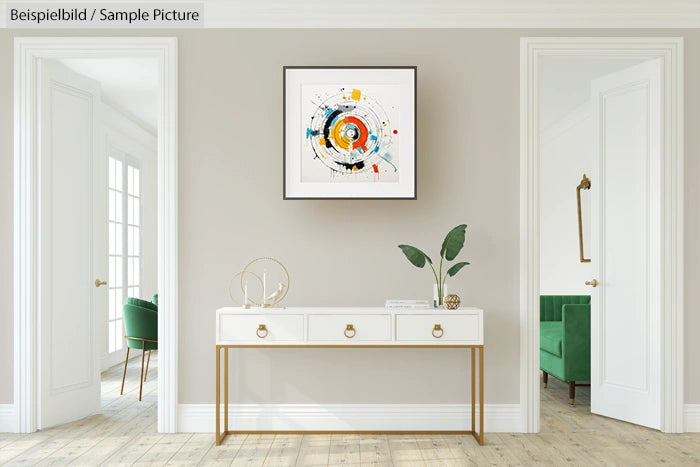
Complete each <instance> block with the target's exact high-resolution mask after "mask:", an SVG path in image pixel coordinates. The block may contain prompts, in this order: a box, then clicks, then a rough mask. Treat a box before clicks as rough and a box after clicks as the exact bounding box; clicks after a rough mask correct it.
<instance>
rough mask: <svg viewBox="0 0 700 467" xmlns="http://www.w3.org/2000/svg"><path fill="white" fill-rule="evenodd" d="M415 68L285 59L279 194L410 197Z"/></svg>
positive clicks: (292, 196)
mask: <svg viewBox="0 0 700 467" xmlns="http://www.w3.org/2000/svg"><path fill="white" fill-rule="evenodd" d="M416 71H417V70H416V67H415V66H396V67H303V66H299V67H295V66H286V67H284V69H283V73H284V110H283V115H284V199H334V198H335V199H338V198H340V199H416Z"/></svg>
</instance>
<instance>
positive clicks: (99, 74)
mask: <svg viewBox="0 0 700 467" xmlns="http://www.w3.org/2000/svg"><path fill="white" fill-rule="evenodd" d="M60 62H61V63H63V64H64V65H66V66H67V67H68V68H70V69H72V70H73V71H75V72H76V73H79V74H81V75H84V76H87V77H88V78H92V79H94V80H95V81H99V83H100V85H101V88H102V100H103V101H104V102H105V103H107V104H109V105H111V106H112V107H115V108H116V109H118V110H120V111H122V112H123V113H126V114H129V116H130V117H132V119H134V120H137V121H138V122H139V123H141V124H142V125H144V126H146V127H147V129H149V130H150V131H151V133H155V132H156V129H157V127H158V121H157V109H158V68H157V63H156V61H155V60H154V59H151V58H87V59H82V58H75V59H63V60H60Z"/></svg>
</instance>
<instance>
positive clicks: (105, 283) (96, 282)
mask: <svg viewBox="0 0 700 467" xmlns="http://www.w3.org/2000/svg"><path fill="white" fill-rule="evenodd" d="M101 285H107V281H101V280H99V279H95V287H99V286H101Z"/></svg>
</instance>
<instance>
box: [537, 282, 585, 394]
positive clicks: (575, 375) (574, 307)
mask: <svg viewBox="0 0 700 467" xmlns="http://www.w3.org/2000/svg"><path fill="white" fill-rule="evenodd" d="M540 369H541V370H542V381H543V382H544V387H545V388H546V387H547V378H548V376H549V375H552V376H554V377H556V378H557V379H560V380H562V381H564V382H566V383H568V384H569V403H570V404H572V405H573V404H574V399H575V396H576V386H589V384H583V383H582V382H583V381H590V380H591V296H590V295H540Z"/></svg>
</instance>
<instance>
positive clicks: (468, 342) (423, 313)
mask: <svg viewBox="0 0 700 467" xmlns="http://www.w3.org/2000/svg"><path fill="white" fill-rule="evenodd" d="M231 348H377V349H381V348H461V349H470V350H471V430H468V431H440V432H439V433H452V434H471V435H473V436H474V438H476V440H477V441H478V442H479V444H482V445H483V444H484V312H483V310H480V309H478V308H460V309H458V310H454V311H450V310H432V309H425V310H390V309H386V308H338V307H335V308H312V307H303V308H301V307H300V308H284V309H282V308H264V309H260V308H250V309H244V308H220V309H218V310H216V444H217V445H220V444H221V442H222V440H223V439H224V438H225V437H226V435H228V434H231V433H273V432H271V431H264V432H250V431H248V432H241V431H231V430H229V429H228V418H229V417H228V381H229V374H228V373H229V364H228V363H229V362H228V349H231ZM222 350H223V356H224V391H223V392H224V397H223V403H224V417H223V418H224V429H223V431H222V430H221V353H222ZM477 350H478V352H477ZM477 353H478V355H479V365H478V366H479V377H478V386H479V425H478V430H477V427H476V379H477V378H476V358H477V357H476V354H477ZM274 433H281V432H274ZM284 433H291V432H284ZM295 433H297V432H295ZM305 433H309V432H308V431H307V432H305ZM323 433H327V432H323ZM333 433H339V432H333ZM343 433H362V432H361V431H352V432H343ZM372 433H377V432H376V431H373V432H372ZM381 433H435V432H434V431H431V432H429V431H422V432H420V431H382V432H381Z"/></svg>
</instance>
